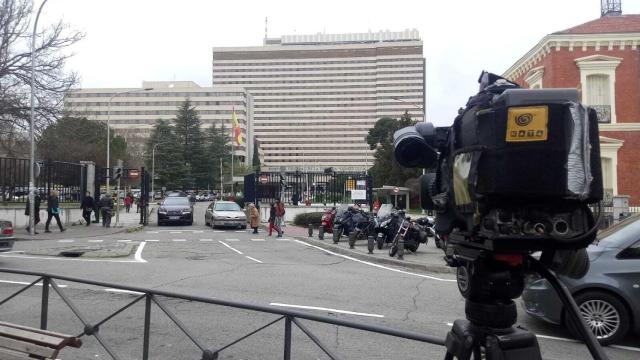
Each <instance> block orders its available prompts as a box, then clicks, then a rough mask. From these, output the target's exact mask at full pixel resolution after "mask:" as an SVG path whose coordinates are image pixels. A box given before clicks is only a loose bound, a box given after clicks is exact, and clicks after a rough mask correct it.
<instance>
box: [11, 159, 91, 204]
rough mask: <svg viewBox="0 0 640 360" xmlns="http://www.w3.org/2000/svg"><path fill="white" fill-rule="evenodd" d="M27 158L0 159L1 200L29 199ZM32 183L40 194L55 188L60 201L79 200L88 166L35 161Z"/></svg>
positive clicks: (23, 200) (20, 200)
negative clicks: (33, 180)
mask: <svg viewBox="0 0 640 360" xmlns="http://www.w3.org/2000/svg"><path fill="white" fill-rule="evenodd" d="M30 162H31V161H30V160H29V159H16V158H0V192H1V195H0V197H1V199H2V202H18V203H19V202H26V201H27V199H28V198H29V163H30ZM34 171H35V183H34V186H35V188H36V189H38V191H39V192H40V195H41V196H42V197H44V196H49V195H50V194H51V192H53V191H54V190H56V191H58V197H59V200H60V202H79V201H81V200H82V197H83V196H84V193H85V191H86V190H87V189H86V177H87V168H86V166H85V165H83V164H76V163H68V162H62V161H52V160H44V161H36V164H35V165H34Z"/></svg>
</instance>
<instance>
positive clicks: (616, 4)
mask: <svg viewBox="0 0 640 360" xmlns="http://www.w3.org/2000/svg"><path fill="white" fill-rule="evenodd" d="M619 15H622V0H600V17H605V16H619Z"/></svg>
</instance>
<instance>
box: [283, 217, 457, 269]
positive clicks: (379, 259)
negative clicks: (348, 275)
mask: <svg viewBox="0 0 640 360" xmlns="http://www.w3.org/2000/svg"><path fill="white" fill-rule="evenodd" d="M284 235H285V236H288V237H293V238H296V239H298V240H301V241H304V242H306V243H308V244H311V245H315V246H318V247H321V248H323V249H326V250H330V251H333V252H336V253H339V254H343V255H348V256H352V257H354V258H356V259H360V260H365V261H371V262H375V263H380V264H387V265H395V266H402V267H407V268H412V269H417V270H423V271H429V272H436V273H455V269H454V268H451V267H449V266H447V265H446V264H445V262H444V260H443V257H444V252H443V251H442V250H440V249H438V248H437V247H436V246H435V244H434V241H433V238H431V237H430V238H429V241H428V242H427V244H426V245H425V244H420V247H419V248H418V251H417V252H415V253H411V252H406V253H405V254H404V260H399V259H398V258H397V257H390V256H389V249H388V247H387V246H386V245H385V247H384V248H383V249H382V250H378V248H377V247H376V248H375V249H374V250H373V254H369V252H368V250H367V243H366V242H365V241H362V240H360V241H357V242H356V245H355V248H354V249H350V248H349V243H348V239H347V237H346V236H342V238H341V239H340V242H338V243H337V244H334V243H333V237H332V234H325V236H324V240H319V239H318V229H313V237H309V230H308V229H307V228H303V227H300V226H295V225H291V224H287V226H285V228H284Z"/></svg>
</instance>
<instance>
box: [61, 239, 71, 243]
mask: <svg viewBox="0 0 640 360" xmlns="http://www.w3.org/2000/svg"><path fill="white" fill-rule="evenodd" d="M74 241H75V240H73V239H69V240H58V242H62V243H70V242H74Z"/></svg>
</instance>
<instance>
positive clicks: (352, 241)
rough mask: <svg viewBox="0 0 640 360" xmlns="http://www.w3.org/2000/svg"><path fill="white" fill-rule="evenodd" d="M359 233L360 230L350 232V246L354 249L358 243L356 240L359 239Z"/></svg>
mask: <svg viewBox="0 0 640 360" xmlns="http://www.w3.org/2000/svg"><path fill="white" fill-rule="evenodd" d="M358 235H360V232H359V231H353V232H351V234H349V248H350V249H353V248H354V247H355V245H356V240H357V239H358Z"/></svg>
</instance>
